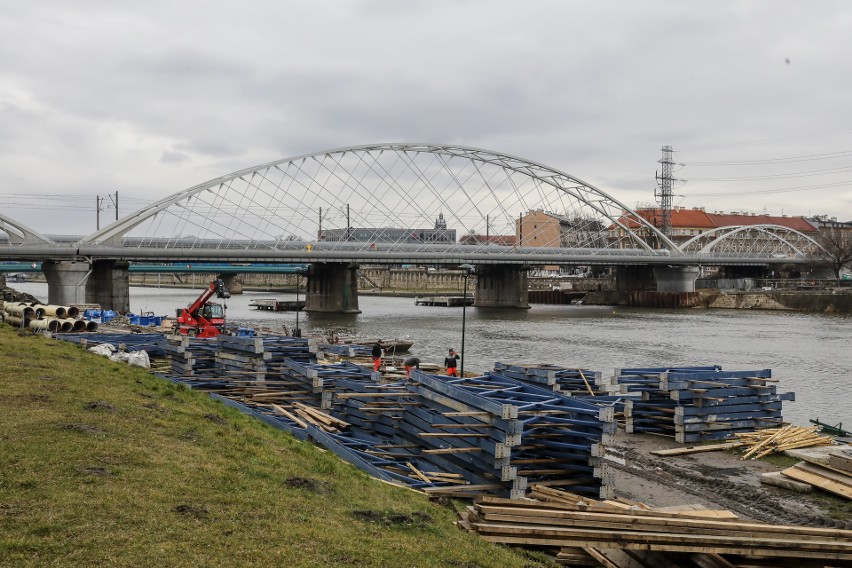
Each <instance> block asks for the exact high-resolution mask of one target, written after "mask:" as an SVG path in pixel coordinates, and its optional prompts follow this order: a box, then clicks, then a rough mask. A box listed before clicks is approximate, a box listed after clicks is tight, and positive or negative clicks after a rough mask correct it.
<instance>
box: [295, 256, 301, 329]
mask: <svg viewBox="0 0 852 568" xmlns="http://www.w3.org/2000/svg"><path fill="white" fill-rule="evenodd" d="M301 280H302V275H301V274H299V273H298V272H297V273H296V327H295V328H293V337H302V330H301V329H299V311H300V310H299V283H300V282H301Z"/></svg>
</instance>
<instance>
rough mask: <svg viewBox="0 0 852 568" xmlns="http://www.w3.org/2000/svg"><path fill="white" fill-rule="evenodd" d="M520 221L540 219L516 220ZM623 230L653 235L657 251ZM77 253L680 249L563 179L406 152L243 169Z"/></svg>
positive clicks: (371, 150) (141, 215)
mask: <svg viewBox="0 0 852 568" xmlns="http://www.w3.org/2000/svg"><path fill="white" fill-rule="evenodd" d="M529 212H541V213H542V217H541V218H540V220H539V221H530V220H529V219H526V220H524V221H523V222H521V217H522V216H523V215H526V214H528V213H529ZM546 214H549V215H546ZM548 219H553V220H551V221H548ZM554 220H555V221H554ZM630 227H641V228H642V230H643V231H644V233H645V234H651V235H653V236H654V242H656V243H660V245H661V249H660V250H658V249H655V248H654V247H652V246H651V245H649V244H648V242H646V240H644V239H642V238H640V236H639V232H637V231H634V230H631V229H630ZM613 228H620V229H622V230H620V231H614V230H613ZM474 235H478V236H474ZM500 235H511V236H513V237H514V236H515V235H517V240H516V241H515V242H514V243H513V244H514V246H493V245H492V244H491V243H493V242H497V241H498V239H497V237H498V236H500ZM501 242H502V244H505V241H501ZM80 244H84V245H98V244H100V245H106V246H121V245H122V244H123V245H124V246H125V247H135V248H147V247H158V248H178V249H210V248H214V249H248V248H263V249H269V250H272V251H275V250H281V251H286V250H292V249H299V250H303V249H305V247H309V248H312V249H313V250H315V251H317V252H319V251H336V250H338V251H341V250H345V251H356V252H362V253H365V254H369V253H370V252H372V251H379V250H380V251H392V250H396V251H405V252H407V253H411V254H412V255H415V256H416V254H417V253H421V252H432V253H434V252H435V251H436V250H437V251H443V252H446V253H459V252H461V251H466V250H470V249H472V248H477V249H478V250H481V249H483V248H484V249H487V250H488V251H489V252H490V253H493V254H495V255H503V256H507V257H511V256H512V255H515V254H517V252H518V250H519V249H522V248H532V249H534V250H535V251H536V253H538V254H547V251H548V250H552V251H554V254H557V253H558V254H559V255H565V254H566V249H568V250H577V251H582V254H592V255H594V254H596V253H597V252H600V253H603V254H605V252H606V251H607V250H609V251H613V250H618V251H628V252H631V251H632V252H633V253H638V254H643V255H656V254H660V253H662V254H666V255H673V254H677V253H678V252H679V249H678V247H677V245H675V244H674V243H673V242H672V241H670V240H669V239H668V238H666V236H665V235H663V234H662V233H660V231H658V230H657V229H656V228H655V227H653V226H652V225H651V224H650V223H648V221H647V220H645V219H644V218H643V217H642V216H641V215H638V214H637V213H635V212H634V211H632V210H631V209H630V208H629V207H627V206H626V205H624V204H623V203H621V202H619V201H618V200H616V199H615V198H613V197H612V196H610V195H608V194H607V193H605V192H603V191H601V190H600V189H598V188H596V187H594V186H593V185H591V184H589V183H587V182H584V181H582V180H580V179H578V178H576V177H574V176H571V175H569V174H566V173H564V172H561V171H558V170H556V169H553V168H549V167H547V166H544V165H542V164H539V163H536V162H531V161H528V160H524V159H521V158H518V157H515V156H510V155H507V154H501V153H497V152H492V151H489V150H482V149H477V148H467V147H461V146H447V145H436V144H413V143H400V144H376V145H365V146H354V147H349V148H342V149H337V150H329V151H325V152H319V153H315V154H305V155H301V156H296V157H294V158H287V159H284V160H279V161H275V162H269V163H266V164H261V165H259V166H256V167H252V168H247V169H244V170H241V171H238V172H234V173H232V174H229V175H227V176H223V177H221V178H216V179H213V180H210V181H207V182H205V183H202V184H199V185H196V186H194V187H191V188H188V189H186V190H184V191H181V192H178V193H176V194H174V195H172V196H170V197H167V198H165V199H162V200H160V201H158V202H156V203H154V204H152V205H150V206H148V207H145V208H143V209H140V210H139V211H136V212H135V213H133V214H131V215H128V216H126V217H124V218H123V219H121V220H119V221H117V222H115V223H113V224H111V225H109V226H108V227H105V228H104V229H102V230H101V231H98V232H97V233H94V234H92V235H90V236H88V237H86V238H84V239H83V240H81V241H80Z"/></svg>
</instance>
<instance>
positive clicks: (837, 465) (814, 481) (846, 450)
mask: <svg viewBox="0 0 852 568" xmlns="http://www.w3.org/2000/svg"><path fill="white" fill-rule="evenodd" d="M801 457H804V458H805V459H804V460H803V461H801V462H799V463H797V464H796V465H794V466H793V467H789V468H787V469H785V470H783V471H782V472H781V473H782V474H783V475H784V476H786V477H788V478H790V479H793V480H795V481H798V482H801V483H806V484H808V485H810V486H812V487H817V488H819V489H822V490H823V491H828V492H830V493H834V494H835V495H839V496H840V497H845V498H846V499H852V449H850V446H837V448H836V449H833V450H830V451H829V452H827V453H826V454H824V455H823V456H819V457H816V456H809V455H807V454H803V455H802V456H801Z"/></svg>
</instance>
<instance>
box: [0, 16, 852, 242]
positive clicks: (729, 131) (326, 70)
mask: <svg viewBox="0 0 852 568" xmlns="http://www.w3.org/2000/svg"><path fill="white" fill-rule="evenodd" d="M0 7H2V14H3V17H2V19H0V37H2V41H0V171H2V174H3V175H2V178H0V179H2V187H0V211H2V212H3V213H5V214H7V215H9V216H11V217H13V218H16V219H18V220H20V221H22V222H24V223H25V224H28V225H30V226H31V227H33V228H35V229H37V230H40V231H42V232H45V233H58V232H71V233H78V234H83V233H89V232H92V231H93V230H94V224H95V213H94V210H95V199H96V196H97V195H102V196H106V195H107V194H110V193H112V192H115V191H119V194H120V200H121V202H120V205H121V207H120V212H121V214H122V215H124V214H126V213H128V212H129V211H130V209H131V208H132V209H136V208H138V207H140V206H142V205H143V204H144V203H146V202H150V201H153V200H155V199H158V198H161V197H165V196H166V195H169V194H171V193H174V192H176V191H179V190H181V189H185V188H187V187H189V186H192V185H195V184H198V183H201V182H203V181H206V180H208V179H211V178H215V177H218V176H221V175H225V174H227V173H230V172H232V171H236V170H239V169H242V168H247V167H250V166H253V165H256V164H260V163H263V162H267V161H271V160H276V159H281V158H286V157H289V156H296V155H300V154H306V153H311V152H315V151H321V150H327V149H332V148H338V147H343V146H350V145H360V144H369V143H378V142H432V143H448V144H460V145H466V146H474V147H480V148H486V149H489V150H495V151H499V152H504V153H508V154H514V155H517V156H520V157H523V158H527V159H530V160H533V161H537V162H541V163H543V164H546V165H548V166H551V167H553V168H556V169H559V170H561V171H564V172H566V173H569V174H571V175H573V176H575V177H578V178H580V179H582V180H584V181H586V182H589V183H591V184H593V185H595V186H597V187H598V188H600V189H602V190H604V191H606V192H608V193H610V194H611V195H613V196H614V197H616V198H617V199H619V200H621V201H623V202H625V203H626V204H628V205H630V206H635V205H636V204H645V203H650V202H653V200H654V186H655V181H654V175H655V171H656V170H658V169H659V168H660V165H659V164H658V163H657V161H658V160H659V159H660V157H661V152H660V148H661V147H662V146H663V145H671V146H672V147H673V148H674V149H675V154H674V159H675V161H676V162H678V163H679V164H684V165H683V166H680V165H679V166H677V168H676V175H677V176H678V177H679V178H682V179H685V180H687V181H686V183H682V184H681V183H678V184H676V190H675V193H676V197H675V199H674V203H675V205H681V206H685V207H700V206H703V207H705V208H706V209H707V210H710V211H716V210H721V211H734V210H736V211H749V212H754V213H764V212H766V213H769V214H772V215H780V214H782V213H783V214H786V215H818V214H827V215H829V216H836V217H838V218H839V219H841V220H852V117H850V105H852V65H850V63H852V33H850V30H852V3H850V2H844V1H811V2H802V1H796V2H793V1H789V0H765V1H749V2H743V1H715V2H683V1H674V0H672V1H650V0H646V1H643V2H631V1H626V0H622V1H617V2H616V1H595V2H574V1H564V0H553V1H541V2H535V1H528V2H518V1H513V2H510V1H504V0H495V1H484V0H483V1H480V0H466V1H465V0H455V1H449V0H446V1H442V0H424V1H415V0H394V1H390V0H353V1H343V0H338V1H335V2H331V1H317V0H311V1H304V2H287V1H272V0H269V1H256V2H223V1H217V0H206V1H203V2H202V1H198V2H163V1H159V0H148V1H145V2H105V1H104V2H100V1H87V0H77V1H75V2H65V1H63V2H59V1H55V2H54V1H43V0H40V1H32V2H21V1H7V0H2V1H0ZM34 196H47V197H43V198H34ZM108 202H109V201H108V200H107V203H108ZM102 215H103V217H102V218H104V219H105V218H109V217H110V216H113V215H114V213H113V212H112V211H111V210H108V211H105V212H104V213H103V214H102ZM103 224H105V223H102V226H103Z"/></svg>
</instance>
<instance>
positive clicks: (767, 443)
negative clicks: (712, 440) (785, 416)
mask: <svg viewBox="0 0 852 568" xmlns="http://www.w3.org/2000/svg"><path fill="white" fill-rule="evenodd" d="M736 437H737V439H738V440H739V441H740V442H742V443H743V444H744V446H745V447H746V448H747V449H746V451H745V453H743V456H742V458H740V459H743V460H745V459H759V458H762V457H764V456H768V455H769V454H773V453H776V452H783V451H784V450H791V449H794V448H807V447H811V446H821V445H831V444H833V443H834V439H833V438H832V437H831V436H821V435H819V434H818V433H817V428H816V427H812V428H804V427H801V426H793V425H792V424H788V425H786V426H783V427H781V428H768V429H765V430H758V431H757V432H740V433H737V434H736Z"/></svg>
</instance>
